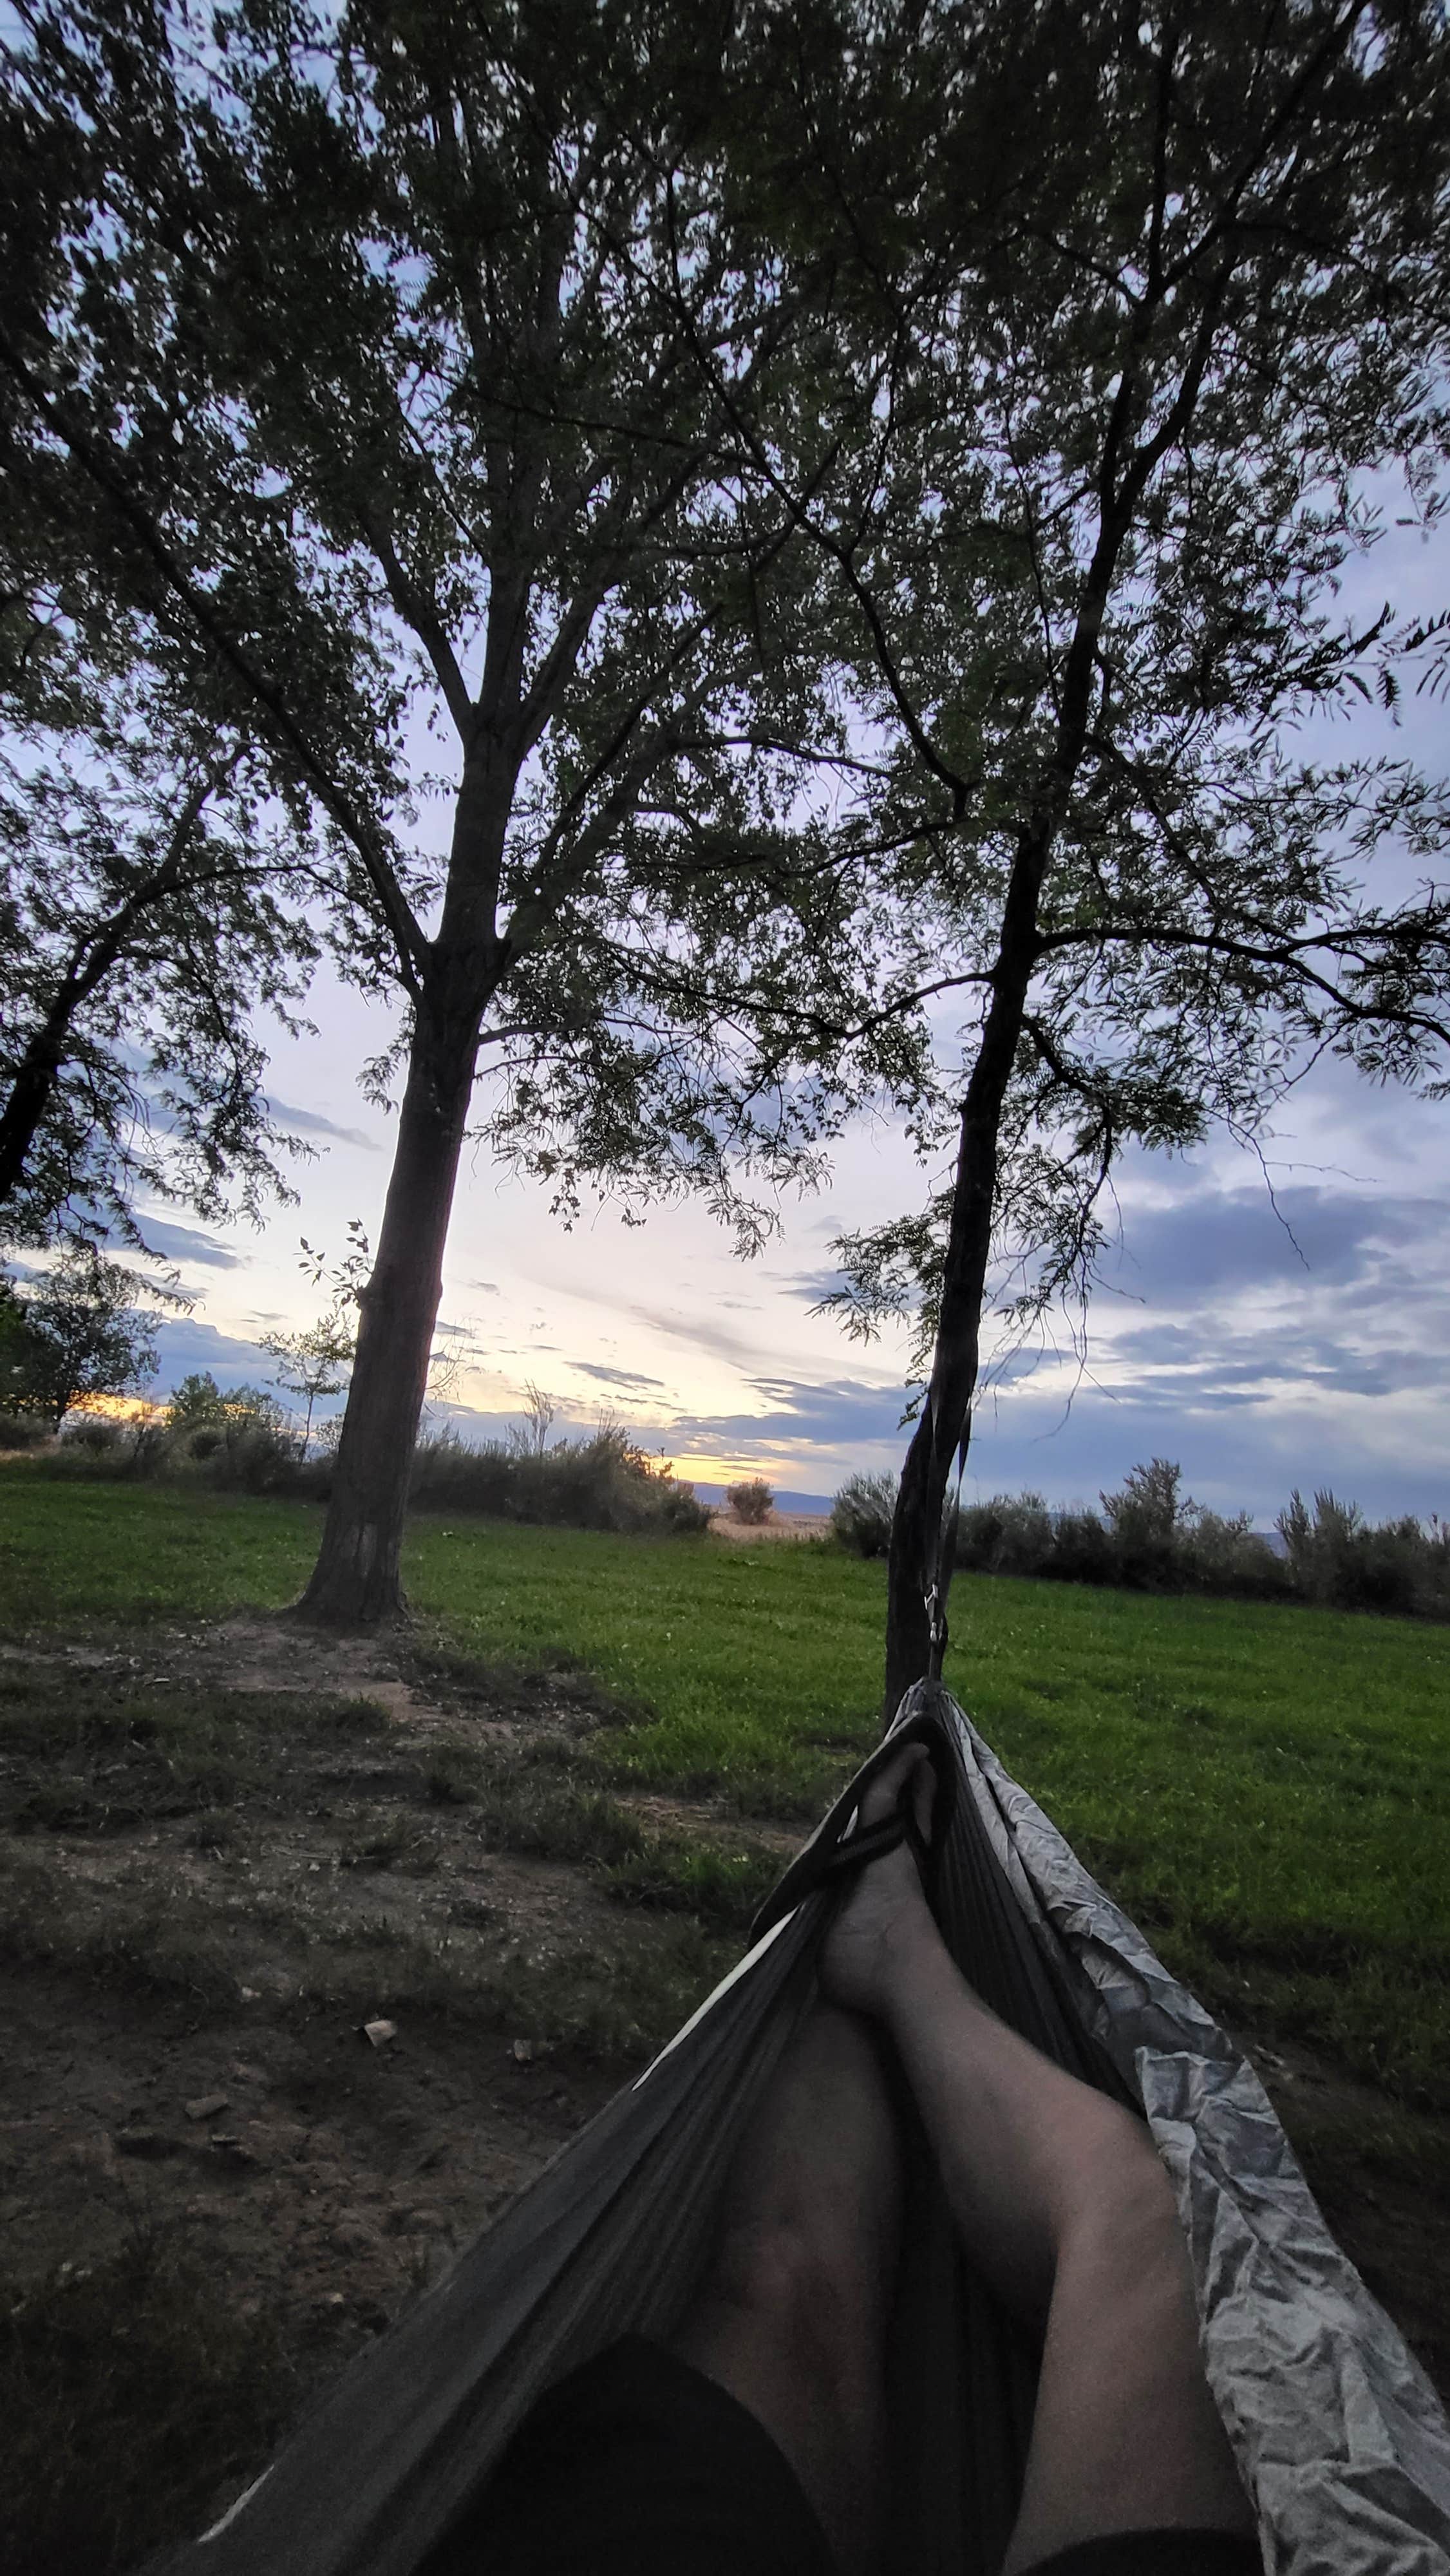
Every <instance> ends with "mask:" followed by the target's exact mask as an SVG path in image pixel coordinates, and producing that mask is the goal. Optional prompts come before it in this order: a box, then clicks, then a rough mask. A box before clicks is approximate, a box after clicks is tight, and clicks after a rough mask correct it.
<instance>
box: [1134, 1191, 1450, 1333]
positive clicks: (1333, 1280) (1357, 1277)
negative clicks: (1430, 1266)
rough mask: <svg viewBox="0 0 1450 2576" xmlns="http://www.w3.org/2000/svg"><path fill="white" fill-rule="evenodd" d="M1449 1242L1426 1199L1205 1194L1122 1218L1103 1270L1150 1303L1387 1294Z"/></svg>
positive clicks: (1447, 1214) (1440, 1215)
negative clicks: (1242, 1294) (1337, 1290)
mask: <svg viewBox="0 0 1450 2576" xmlns="http://www.w3.org/2000/svg"><path fill="white" fill-rule="evenodd" d="M1447 1236H1450V1207H1447V1206H1446V1204H1445V1203H1444V1201H1442V1200H1439V1199H1434V1198H1430V1197H1427V1196H1423V1195H1416V1196H1409V1195H1396V1196H1391V1195H1388V1194H1385V1195H1380V1194H1375V1195H1372V1196H1371V1195H1367V1194H1365V1193H1363V1192H1359V1191H1353V1190H1343V1189H1341V1190H1335V1189H1329V1188H1320V1187H1315V1186H1305V1185H1302V1184H1300V1185H1296V1186H1293V1187H1291V1188H1288V1189H1283V1190H1279V1191H1277V1192H1276V1193H1275V1198H1274V1200H1273V1201H1271V1200H1270V1198H1269V1195H1268V1192H1267V1190H1264V1189H1259V1190H1233V1191H1230V1190H1205V1189H1203V1188H1196V1189H1194V1190H1193V1191H1192V1192H1191V1193H1190V1194H1185V1195H1184V1196H1182V1197H1179V1198H1175V1199H1173V1200H1171V1201H1169V1202H1166V1203H1164V1202H1160V1203H1159V1204H1158V1205H1156V1206H1150V1207H1136V1208H1135V1207H1131V1206H1130V1207H1129V1208H1127V1209H1126V1210H1125V1212H1124V1221H1123V1239H1122V1244H1121V1248H1120V1250H1119V1251H1118V1253H1117V1254H1116V1256H1114V1255H1112V1254H1110V1255H1109V1257H1108V1259H1107V1260H1106V1261H1105V1263H1104V1265H1103V1280H1104V1284H1105V1285H1106V1286H1108V1287H1110V1288H1117V1287H1120V1288H1123V1289H1125V1290H1127V1291H1128V1293H1130V1294H1134V1293H1136V1294H1138V1295H1140V1296H1142V1297H1144V1298H1146V1299H1150V1300H1152V1301H1154V1302H1157V1301H1159V1300H1162V1301H1165V1302H1167V1303H1169V1304H1176V1303H1179V1302H1181V1301H1182V1300H1183V1299H1185V1298H1187V1299H1188V1300H1189V1301H1190V1302H1191V1303H1192V1304H1193V1305H1195V1306H1197V1305H1199V1304H1200V1303H1201V1301H1202V1299H1203V1296H1204V1294H1205V1292H1206V1291H1209V1290H1212V1291H1214V1292H1216V1293H1217V1294H1219V1295H1222V1294H1225V1293H1232V1292H1235V1291H1243V1290H1250V1289H1263V1288H1266V1287H1270V1286H1272V1285H1273V1284H1274V1283H1276V1282H1280V1281H1282V1282H1285V1283H1288V1282H1290V1281H1292V1282H1293V1283H1295V1285H1296V1286H1299V1287H1304V1286H1307V1285H1309V1284H1311V1283H1312V1284H1314V1285H1316V1286H1321V1287H1323V1286H1338V1287H1347V1286H1357V1287H1360V1288H1362V1289H1369V1288H1373V1289H1376V1290H1377V1291H1378V1292H1380V1293H1381V1294H1384V1295H1387V1294H1389V1293H1390V1292H1391V1290H1392V1288H1393V1286H1394V1283H1395V1282H1396V1280H1397V1279H1405V1280H1406V1281H1408V1280H1410V1279H1418V1277H1419V1275H1420V1267H1421V1265H1419V1264H1417V1263H1416V1261H1415V1259H1414V1257H1413V1256H1414V1255H1415V1254H1416V1253H1419V1254H1421V1255H1422V1256H1423V1257H1424V1258H1425V1259H1429V1258H1430V1257H1432V1255H1434V1256H1435V1257H1438V1252H1437V1247H1443V1246H1444V1244H1445V1241H1446V1238H1447Z"/></svg>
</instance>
